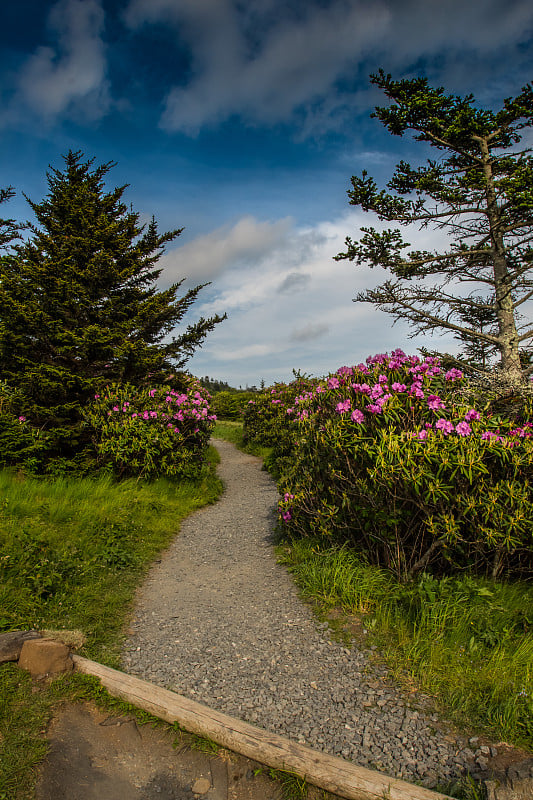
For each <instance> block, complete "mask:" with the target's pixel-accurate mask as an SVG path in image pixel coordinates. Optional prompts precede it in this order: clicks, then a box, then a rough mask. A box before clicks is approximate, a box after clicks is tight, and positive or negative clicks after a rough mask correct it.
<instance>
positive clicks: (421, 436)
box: [416, 431, 428, 441]
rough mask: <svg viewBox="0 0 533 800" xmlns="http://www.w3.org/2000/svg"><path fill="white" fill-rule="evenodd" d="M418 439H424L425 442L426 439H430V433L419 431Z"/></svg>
mask: <svg viewBox="0 0 533 800" xmlns="http://www.w3.org/2000/svg"><path fill="white" fill-rule="evenodd" d="M416 438H417V439H422V441H424V440H425V439H427V438H428V432H427V431H418V433H417V435H416Z"/></svg>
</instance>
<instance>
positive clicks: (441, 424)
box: [435, 417, 455, 436]
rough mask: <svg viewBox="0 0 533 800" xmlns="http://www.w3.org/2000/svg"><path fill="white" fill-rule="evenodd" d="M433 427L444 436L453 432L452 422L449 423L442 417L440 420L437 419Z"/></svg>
mask: <svg viewBox="0 0 533 800" xmlns="http://www.w3.org/2000/svg"><path fill="white" fill-rule="evenodd" d="M435 427H436V428H437V429H438V430H439V431H442V432H443V433H444V434H445V435H446V436H448V434H449V433H452V432H453V431H454V430H455V428H454V426H453V422H450V421H449V420H447V419H443V418H442V417H441V419H438V420H437V421H436V423H435Z"/></svg>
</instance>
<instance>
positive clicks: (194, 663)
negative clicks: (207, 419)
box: [122, 441, 488, 794]
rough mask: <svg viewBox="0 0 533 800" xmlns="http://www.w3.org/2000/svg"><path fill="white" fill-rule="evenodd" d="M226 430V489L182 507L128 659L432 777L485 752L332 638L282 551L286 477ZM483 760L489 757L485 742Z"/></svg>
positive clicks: (275, 721) (271, 722) (246, 712)
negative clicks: (279, 510)
mask: <svg viewBox="0 0 533 800" xmlns="http://www.w3.org/2000/svg"><path fill="white" fill-rule="evenodd" d="M215 444H216V447H217V449H218V450H219V453H220V455H221V463H220V465H219V468H218V472H219V475H220V477H221V478H222V480H223V481H224V484H225V487H226V490H225V493H224V495H223V496H222V498H221V499H220V501H219V502H218V503H215V504H214V505H212V506H208V507H206V508H203V509H201V510H200V511H198V512H196V513H195V514H194V515H193V516H191V517H189V518H187V519H186V520H184V521H183V522H182V524H181V530H180V533H179V536H177V537H176V539H175V540H174V542H173V544H172V545H171V547H170V548H169V550H168V551H167V552H166V553H165V554H164V556H163V558H162V559H161V561H160V562H159V563H155V564H154V565H153V567H152V569H151V571H150V574H149V576H148V578H147V580H146V582H145V584H144V586H143V587H142V588H141V590H140V591H139V594H138V597H137V604H136V608H135V611H134V614H133V619H132V621H131V623H130V625H129V631H130V633H129V636H128V638H127V639H126V641H125V643H124V649H123V654H122V662H123V665H124V668H125V670H126V671H127V672H129V673H130V674H134V675H139V676H141V677H144V678H145V679H148V680H150V681H152V682H154V683H156V684H158V685H161V686H164V687H166V688H169V689H171V690H173V691H176V692H178V693H180V694H183V695H185V696H189V697H191V698H194V699H195V700H196V701H198V702H201V703H204V704H206V705H208V706H210V707H211V708H213V709H217V710H219V711H222V712H224V713H226V714H229V715H231V716H234V717H237V718H240V719H243V720H246V721H248V722H251V723H253V724H255V725H258V726H260V727H261V728H264V729H266V730H270V731H273V732H276V733H279V734H281V735H283V736H285V737H288V738H289V739H293V740H295V741H298V742H301V743H304V744H306V745H308V746H310V747H313V748H315V749H317V750H321V751H324V752H327V753H330V754H332V755H337V756H341V757H343V758H347V759H349V760H351V761H353V762H355V763H357V764H360V765H362V766H369V767H372V768H379V769H380V770H381V771H383V772H385V773H387V774H389V775H391V776H395V777H402V778H403V779H405V780H408V781H418V782H421V783H423V784H424V785H426V786H430V785H435V782H436V781H438V782H446V781H450V780H454V779H456V778H458V777H459V776H460V775H461V774H463V773H464V772H465V771H466V770H467V769H468V768H471V767H472V766H473V764H472V762H473V757H474V752H473V751H474V750H477V745H478V743H479V739H478V737H472V738H470V739H469V740H468V742H467V740H466V739H464V738H463V739H461V738H459V737H458V736H455V735H454V734H453V731H452V729H451V727H450V726H449V725H447V724H446V723H445V721H443V720H441V719H439V717H437V716H436V715H435V714H429V715H428V713H427V712H426V711H424V707H425V706H427V702H425V703H424V702H422V703H420V708H417V707H416V698H415V700H413V699H412V698H411V699H407V697H406V696H405V695H404V694H403V692H402V691H401V689H400V688H399V687H398V686H396V685H395V684H394V682H393V681H392V679H391V678H390V677H389V675H388V672H387V669H386V667H384V666H383V665H382V664H378V663H376V660H375V658H373V657H372V654H371V653H370V652H369V651H365V650H361V649H358V648H357V647H356V646H352V647H350V648H347V647H346V646H345V645H342V644H340V643H337V642H335V641H333V640H332V638H331V635H330V631H329V627H328V625H327V623H324V622H318V621H317V620H316V618H315V617H314V615H313V613H312V611H311V609H310V607H309V606H307V605H306V604H305V603H304V602H303V601H302V600H301V598H300V596H299V592H298V590H297V588H296V586H295V585H294V582H293V580H292V578H291V577H290V575H289V574H288V573H287V571H286V569H285V568H284V567H282V566H280V565H279V564H277V563H276V557H275V553H274V549H273V543H272V534H273V530H274V525H275V520H276V513H275V511H276V507H277V501H278V494H277V490H276V486H275V484H274V482H273V481H272V479H271V478H270V476H269V475H268V474H267V473H266V472H265V471H262V470H261V462H260V461H259V459H256V458H254V457H252V456H249V455H246V454H243V453H241V452H239V451H238V450H236V449H235V448H234V447H233V445H230V444H229V443H227V442H222V441H215ZM371 650H374V648H371ZM476 762H477V765H478V767H479V768H483V769H485V768H486V767H485V762H487V764H488V759H487V756H486V755H485V751H484V750H483V751H482V753H479V754H477V757H476ZM193 791H195V789H194V787H193ZM206 791H207V790H206ZM198 793H199V794H201V792H198Z"/></svg>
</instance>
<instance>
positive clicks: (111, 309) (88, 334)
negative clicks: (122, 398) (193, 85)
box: [0, 151, 223, 455]
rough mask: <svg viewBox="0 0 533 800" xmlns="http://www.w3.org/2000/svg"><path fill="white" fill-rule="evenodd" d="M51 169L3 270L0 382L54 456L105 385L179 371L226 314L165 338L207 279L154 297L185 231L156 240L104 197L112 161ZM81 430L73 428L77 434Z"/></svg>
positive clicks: (72, 447)
mask: <svg viewBox="0 0 533 800" xmlns="http://www.w3.org/2000/svg"><path fill="white" fill-rule="evenodd" d="M64 162H65V169H64V171H60V170H58V169H52V170H51V172H49V173H47V178H48V186H49V192H48V194H47V195H46V197H45V199H44V200H43V201H42V202H40V203H35V202H33V201H31V200H29V198H26V199H27V200H28V202H29V203H30V205H31V208H32V210H33V212H34V214H35V217H36V220H37V222H36V224H31V223H28V225H27V228H28V229H29V231H30V234H31V235H30V237H29V238H28V239H27V241H25V242H23V243H22V244H19V245H17V246H15V248H14V250H15V252H14V253H13V254H11V255H8V256H5V257H4V258H3V259H2V263H1V267H0V269H1V273H0V378H1V379H4V380H6V381H7V382H8V383H9V384H10V385H12V386H14V387H16V388H17V390H18V392H19V395H20V396H21V397H22V398H23V401H22V402H21V407H20V413H21V414H23V415H24V416H26V417H27V418H28V419H29V420H30V421H31V422H32V424H33V425H36V426H39V427H43V428H45V429H46V430H47V431H49V432H52V433H53V436H52V439H53V440H54V441H55V442H56V447H57V450H58V452H63V451H65V453H66V454H67V455H70V454H72V452H75V451H76V448H77V447H78V446H79V441H78V440H77V435H78V434H77V432H76V431H77V429H78V428H79V425H78V423H79V420H80V409H81V406H82V405H83V404H84V403H85V402H86V401H87V400H88V398H89V397H91V396H92V394H93V393H94V392H95V391H96V390H97V389H98V387H99V386H101V385H102V384H105V383H108V382H114V381H117V382H126V381H127V382H129V383H132V384H143V383H145V382H147V381H148V380H149V381H150V382H153V383H158V382H161V381H163V380H164V379H165V377H167V376H168V374H169V372H174V371H179V370H182V369H183V367H184V366H185V364H186V362H187V360H188V359H189V358H190V356H191V355H192V354H193V352H194V350H195V349H196V348H197V347H199V346H200V345H201V343H202V341H203V340H204V338H205V336H206V335H207V333H208V332H209V331H211V330H212V329H213V328H214V326H215V325H216V324H217V323H218V322H221V321H222V319H223V317H219V316H215V317H212V318H210V319H203V318H202V319H200V320H199V321H198V322H197V323H195V324H193V325H189V326H188V327H187V329H186V330H185V331H184V332H183V334H182V335H181V336H178V337H174V338H171V339H168V337H169V336H170V334H171V332H172V331H173V329H174V328H175V326H176V325H177V324H178V323H179V322H180V321H181V320H182V319H183V317H184V315H185V314H186V312H187V311H188V310H189V308H190V306H191V304H192V303H193V302H194V300H195V299H196V297H197V295H198V292H199V291H200V290H201V289H202V288H203V286H205V285H206V284H203V286H202V285H200V286H197V287H196V288H194V289H191V290H189V291H187V292H186V293H184V294H183V295H182V296H181V297H179V296H178V290H179V287H180V285H181V283H182V282H183V281H181V282H179V283H176V284H173V285H172V286H170V288H168V289H166V290H164V291H159V290H157V288H156V286H155V282H156V280H157V278H158V277H159V275H160V273H161V270H160V269H158V268H157V266H156V264H157V261H158V259H159V258H160V257H161V255H162V253H163V252H164V245H165V244H167V243H168V242H171V241H173V240H174V239H175V238H176V237H177V236H179V234H180V233H181V230H173V231H169V232H167V233H163V234H159V233H158V230H157V224H156V222H155V220H154V219H152V221H151V222H150V224H149V225H147V226H141V225H140V224H139V215H138V214H137V213H135V212H134V211H132V210H131V209H128V208H127V206H126V205H125V204H124V202H123V201H122V195H123V193H124V190H125V189H126V186H120V187H117V188H115V189H114V190H112V191H110V192H106V191H105V189H104V183H103V179H104V177H105V176H106V175H107V173H108V172H109V170H110V169H111V168H112V167H113V166H115V165H114V164H113V162H108V163H106V164H102V165H101V166H97V167H94V166H93V164H94V159H91V160H88V161H84V160H83V153H81V152H79V151H78V152H72V151H70V152H69V153H68V154H67V155H66V156H64ZM78 433H79V431H78Z"/></svg>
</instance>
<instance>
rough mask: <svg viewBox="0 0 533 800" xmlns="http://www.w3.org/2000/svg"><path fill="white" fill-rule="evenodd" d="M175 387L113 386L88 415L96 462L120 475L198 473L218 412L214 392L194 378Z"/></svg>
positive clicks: (187, 475)
mask: <svg viewBox="0 0 533 800" xmlns="http://www.w3.org/2000/svg"><path fill="white" fill-rule="evenodd" d="M181 383H182V384H183V383H184V384H185V386H184V387H183V388H182V390H181V391H176V390H175V389H173V388H171V387H170V386H169V385H168V384H167V385H166V386H159V387H156V388H144V389H143V388H135V387H134V386H131V385H130V384H119V385H116V384H115V385H111V386H108V387H107V388H106V389H104V390H102V394H101V395H100V394H97V395H95V398H94V400H93V402H92V403H90V404H89V405H88V406H86V407H85V409H84V410H83V415H84V418H85V421H86V423H87V425H88V426H89V427H90V429H91V431H92V436H93V444H94V448H95V450H96V453H97V466H98V467H100V468H102V467H110V468H111V469H112V470H113V472H114V473H115V474H116V475H117V476H118V477H121V478H122V477H125V476H137V477H138V478H155V477H159V476H161V475H163V476H167V477H180V478H184V477H185V478H194V477H198V476H199V475H200V473H201V471H202V468H203V466H204V464H205V452H206V449H207V444H208V440H209V436H210V434H211V431H212V428H213V424H214V421H215V419H216V416H214V415H212V414H210V413H209V411H210V409H209V395H208V394H207V392H206V391H205V390H203V389H202V387H201V386H200V384H199V383H198V381H196V380H195V379H194V378H192V377H188V378H186V377H182V379H181Z"/></svg>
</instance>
